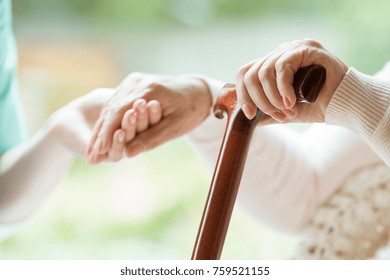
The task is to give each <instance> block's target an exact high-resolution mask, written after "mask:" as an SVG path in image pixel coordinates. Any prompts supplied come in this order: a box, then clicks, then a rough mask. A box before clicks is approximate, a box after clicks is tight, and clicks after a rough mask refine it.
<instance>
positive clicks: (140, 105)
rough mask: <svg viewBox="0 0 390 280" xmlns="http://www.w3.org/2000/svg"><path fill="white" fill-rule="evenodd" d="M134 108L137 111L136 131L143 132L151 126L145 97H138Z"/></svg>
mask: <svg viewBox="0 0 390 280" xmlns="http://www.w3.org/2000/svg"><path fill="white" fill-rule="evenodd" d="M133 108H134V110H135V111H136V112H137V124H136V131H137V132H141V131H144V130H146V129H147V128H148V126H149V116H148V112H147V111H146V101H145V100H144V99H137V100H136V101H135V102H134V106H133Z"/></svg>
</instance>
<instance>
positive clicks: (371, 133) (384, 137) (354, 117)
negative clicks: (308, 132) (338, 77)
mask: <svg viewBox="0 0 390 280" xmlns="http://www.w3.org/2000/svg"><path fill="white" fill-rule="evenodd" d="M389 68H390V67H389V66H388V67H385V68H384V70H382V71H381V72H379V74H378V75H377V76H376V77H372V76H368V75H364V74H362V73H360V72H358V71H356V70H355V69H353V68H350V69H349V70H348V72H347V74H346V75H345V77H344V79H343V81H342V82H341V84H340V86H339V87H338V89H337V90H336V92H335V93H334V95H333V97H332V100H331V101H330V103H329V105H328V108H327V111H326V116H325V120H326V122H327V123H329V124H335V125H338V126H342V127H345V128H348V129H350V130H352V131H354V132H355V133H357V134H358V135H359V136H360V137H361V138H362V140H363V141H365V142H366V143H368V144H369V145H370V146H371V147H372V148H373V150H374V151H375V152H376V153H377V154H378V155H379V156H380V157H381V158H382V159H383V161H384V162H386V164H387V165H388V166H390V71H389V70H390V69H389Z"/></svg>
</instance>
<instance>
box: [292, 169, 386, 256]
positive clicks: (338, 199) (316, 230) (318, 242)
mask: <svg viewBox="0 0 390 280" xmlns="http://www.w3.org/2000/svg"><path fill="white" fill-rule="evenodd" d="M389 171H390V170H389V167H387V166H386V165H382V164H379V165H374V166H370V167H369V168H364V169H363V170H359V171H358V172H355V173H354V174H353V175H351V176H350V177H349V178H348V179H347V180H346V181H345V182H344V183H343V184H342V186H341V187H340V189H339V190H338V191H337V192H336V193H335V194H334V195H333V196H332V197H331V198H330V199H329V200H328V201H327V202H326V203H325V204H324V205H323V206H322V207H320V209H319V210H318V212H317V213H316V215H315V217H314V218H313V220H312V221H311V222H310V223H309V224H308V226H307V227H306V229H305V230H304V234H303V241H302V242H301V243H300V244H299V245H298V248H297V250H296V252H295V255H294V256H293V258H294V259H371V258H386V257H390V254H389V249H386V247H385V246H386V245H387V244H388V242H389V239H390V217H389V215H390V172H389ZM381 249H382V250H381Z"/></svg>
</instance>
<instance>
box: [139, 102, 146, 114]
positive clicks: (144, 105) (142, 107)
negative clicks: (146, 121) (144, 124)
mask: <svg viewBox="0 0 390 280" xmlns="http://www.w3.org/2000/svg"><path fill="white" fill-rule="evenodd" d="M138 110H139V112H140V113H141V114H143V113H145V111H146V104H145V103H142V104H141V105H139V107H138Z"/></svg>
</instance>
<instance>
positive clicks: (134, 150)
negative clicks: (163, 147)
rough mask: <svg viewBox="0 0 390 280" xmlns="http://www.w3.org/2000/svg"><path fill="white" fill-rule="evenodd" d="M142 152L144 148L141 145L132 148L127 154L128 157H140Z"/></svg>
mask: <svg viewBox="0 0 390 280" xmlns="http://www.w3.org/2000/svg"><path fill="white" fill-rule="evenodd" d="M142 151H143V148H142V146H141V145H135V146H133V147H132V148H130V149H129V150H128V151H127V153H126V154H127V156H128V157H134V156H136V155H138V154H139V153H141V152H142Z"/></svg>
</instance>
